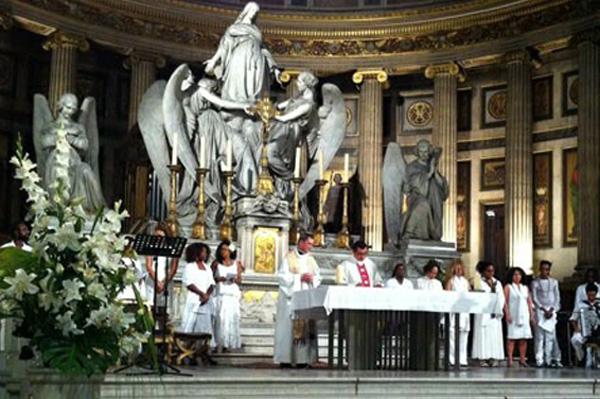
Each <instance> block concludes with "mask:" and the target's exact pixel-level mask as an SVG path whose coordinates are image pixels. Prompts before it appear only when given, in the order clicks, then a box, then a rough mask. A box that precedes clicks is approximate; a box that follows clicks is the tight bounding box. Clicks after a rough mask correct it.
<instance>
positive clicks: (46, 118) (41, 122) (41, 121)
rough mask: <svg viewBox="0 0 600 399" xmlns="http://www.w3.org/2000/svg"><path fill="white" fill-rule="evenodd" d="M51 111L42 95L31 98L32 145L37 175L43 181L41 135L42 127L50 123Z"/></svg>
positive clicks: (43, 156) (44, 168)
mask: <svg viewBox="0 0 600 399" xmlns="http://www.w3.org/2000/svg"><path fill="white" fill-rule="evenodd" d="M52 120H53V117H52V111H51V110H50V105H48V100H47V99H46V97H45V96H44V95H43V94H35V95H34V96H33V145H34V147H35V161H36V162H37V170H38V174H39V175H40V177H41V178H42V180H43V179H44V176H45V175H46V159H45V154H44V149H43V145H42V134H43V130H44V126H46V125H48V124H49V123H50V122H52Z"/></svg>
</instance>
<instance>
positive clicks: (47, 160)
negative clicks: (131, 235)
mask: <svg viewBox="0 0 600 399" xmlns="http://www.w3.org/2000/svg"><path fill="white" fill-rule="evenodd" d="M56 110H57V116H56V119H54V118H53V116H52V112H51V111H50V106H49V105H48V100H47V99H46V97H44V96H43V95H41V94H36V95H35V96H34V108H33V115H34V117H33V139H34V145H35V152H36V157H37V164H38V172H39V175H40V176H41V177H42V179H43V183H44V185H45V187H46V188H47V189H48V190H51V189H52V182H54V181H56V178H55V167H54V166H55V154H56V139H57V133H58V132H59V130H62V131H63V132H64V131H66V138H67V142H68V143H69V144H70V145H71V150H70V158H69V179H70V183H71V196H72V197H82V198H83V199H84V201H83V208H84V209H85V210H86V211H87V212H89V213H94V212H96V211H97V210H98V209H100V208H101V207H103V206H105V204H106V202H105V200H104V196H103V194H102V188H101V186H100V173H99V167H98V152H99V147H100V145H99V140H98V124H97V120H96V101H95V100H94V99H93V98H92V97H87V98H85V99H84V100H83V104H82V105H81V109H79V104H78V101H77V97H76V96H75V95H74V94H71V93H65V94H63V95H62V96H61V98H60V100H59V101H58V104H57V106H56ZM77 114H79V115H78V118H77V120H75V119H74V118H75V116H76V115H77Z"/></svg>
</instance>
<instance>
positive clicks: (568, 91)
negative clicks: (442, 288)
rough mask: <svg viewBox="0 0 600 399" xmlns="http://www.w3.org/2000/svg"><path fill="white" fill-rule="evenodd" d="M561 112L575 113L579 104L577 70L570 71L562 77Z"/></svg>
mask: <svg viewBox="0 0 600 399" xmlns="http://www.w3.org/2000/svg"><path fill="white" fill-rule="evenodd" d="M561 93H562V114H563V116H568V115H576V114H577V109H578V106H579V72H578V71H571V72H567V73H564V74H563V78H562V87H561Z"/></svg>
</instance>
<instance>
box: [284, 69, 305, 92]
mask: <svg viewBox="0 0 600 399" xmlns="http://www.w3.org/2000/svg"><path fill="white" fill-rule="evenodd" d="M298 75H300V71H299V70H297V69H286V70H284V71H283V72H281V75H280V76H279V79H280V80H281V82H282V83H287V86H286V88H285V92H286V94H287V98H292V97H294V96H296V95H297V94H298V86H297V85H296V82H297V81H298Z"/></svg>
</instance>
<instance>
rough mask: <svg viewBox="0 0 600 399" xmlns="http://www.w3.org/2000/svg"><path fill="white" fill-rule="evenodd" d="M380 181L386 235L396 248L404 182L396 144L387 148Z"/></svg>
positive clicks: (404, 168)
mask: <svg viewBox="0 0 600 399" xmlns="http://www.w3.org/2000/svg"><path fill="white" fill-rule="evenodd" d="M381 180H382V184H383V206H384V210H385V227H386V229H387V235H388V237H389V241H390V242H391V243H392V244H394V245H396V246H398V244H399V241H400V228H401V226H402V191H403V186H404V182H405V181H406V161H405V160H404V156H403V155H402V150H401V149H400V146H399V145H398V144H397V143H390V144H388V146H387V151H386V152H385V157H384V159H383V173H382V175H381Z"/></svg>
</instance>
